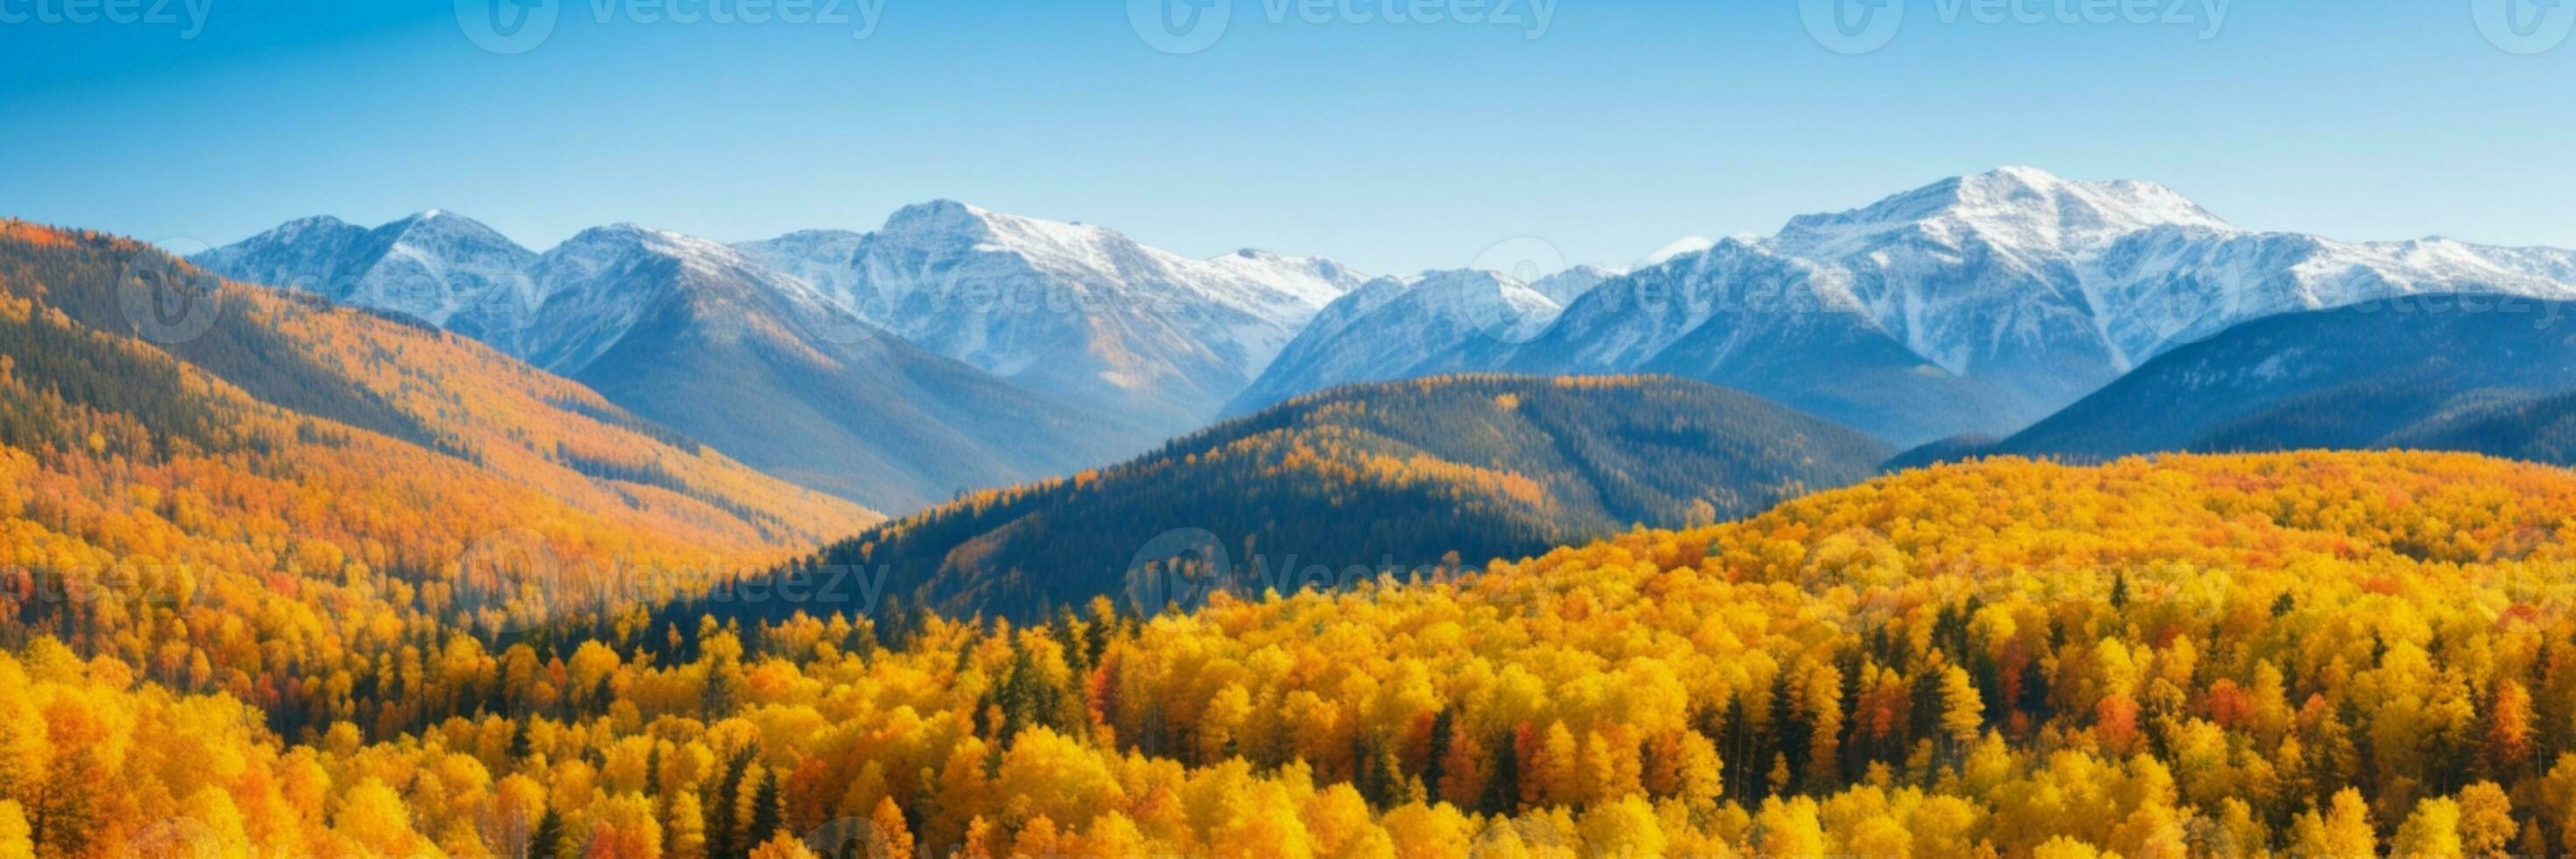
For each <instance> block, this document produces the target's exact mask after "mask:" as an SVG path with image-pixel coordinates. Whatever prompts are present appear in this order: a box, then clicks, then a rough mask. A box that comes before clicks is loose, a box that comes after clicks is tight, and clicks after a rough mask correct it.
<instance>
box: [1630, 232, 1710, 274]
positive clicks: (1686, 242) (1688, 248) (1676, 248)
mask: <svg viewBox="0 0 2576 859" xmlns="http://www.w3.org/2000/svg"><path fill="white" fill-rule="evenodd" d="M1715 246H1717V242H1715V241H1712V240H1710V239H1706V238H1702V237H1699V236H1683V237H1681V238H1678V239H1674V240H1672V241H1670V242H1667V243H1665V244H1664V246H1663V247H1660V248H1656V249H1655V250H1654V252H1653V253H1649V254H1647V255H1646V258H1645V259H1643V260H1639V261H1638V262H1637V265H1638V267H1640V268H1643V267H1648V266H1658V265H1663V264H1664V263H1665V262H1666V261H1668V260H1671V259H1672V258H1674V257H1678V256H1687V255H1689V254H1695V253H1699V252H1700V251H1704V250H1708V249H1709V248H1712V247H1715Z"/></svg>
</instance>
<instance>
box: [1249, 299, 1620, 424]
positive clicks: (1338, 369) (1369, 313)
mask: <svg viewBox="0 0 2576 859" xmlns="http://www.w3.org/2000/svg"><path fill="white" fill-rule="evenodd" d="M1602 273H1603V272H1601V271H1600V270H1598V269H1587V270H1583V271H1579V272H1578V271H1569V272H1566V273H1563V274H1560V275H1557V276H1554V277H1551V278H1542V279H1541V283H1543V284H1544V283H1548V282H1549V281H1551V280H1553V281H1555V283H1554V284H1552V285H1553V286H1554V288H1556V289H1559V290H1563V291H1566V292H1569V293H1571V294H1575V295H1580V294H1581V292H1582V291H1583V290H1584V289H1586V288H1588V285H1587V284H1586V281H1587V280H1588V281H1589V282H1590V283H1595V284H1597V283H1599V282H1600V279H1601V278H1600V277H1599V276H1598V275H1599V274H1602ZM1563 310H1564V307H1563V305H1561V304H1559V303H1558V302H1557V300H1556V299H1555V298H1553V297H1551V296H1550V295H1548V294H1546V293H1545V292H1543V291H1541V290H1540V289H1539V288H1536V287H1535V286H1533V285H1524V284H1522V283H1521V282H1519V281H1517V280H1513V279H1512V278H1511V277H1509V276H1506V275H1503V274H1500V273H1497V272H1490V271H1477V270H1458V271H1435V272H1425V273H1423V274H1422V275H1420V276H1417V277H1403V278H1399V277H1382V278H1378V279H1376V280H1373V281H1369V282H1368V283H1366V284H1362V285H1361V286H1360V288H1358V289H1355V290H1352V291H1351V292H1350V294H1348V295H1344V296H1342V297H1341V299H1340V300H1338V301H1335V302H1333V303H1332V304H1330V305H1327V306H1326V307H1325V308H1324V310H1323V312H1321V313H1318V314H1316V316H1315V319H1314V321H1313V322H1312V323H1310V324H1308V325H1307V326H1306V330H1305V333H1303V334H1300V335H1298V337H1297V340H1296V342H1294V343H1291V344H1289V345H1288V347H1287V349H1286V350H1284V351H1282V352H1281V353H1280V354H1279V359H1278V360H1277V361H1273V362H1271V364H1270V367H1269V369H1268V370H1266V371H1264V372H1263V373H1262V374H1261V377H1260V378H1259V379H1256V380H1254V381H1253V383H1252V385H1251V387H1249V388H1246V389H1245V390H1244V391H1243V393H1242V394H1241V395H1239V396H1237V397H1235V399H1234V402H1232V403H1230V404H1228V405H1227V406H1226V412H1227V413H1229V414H1244V413H1249V412H1253V411H1257V410H1260V409H1262V408H1265V407H1268V406H1271V405H1274V404H1277V403H1279V402H1281V401H1283V400H1287V399H1289V398H1291V397H1295V396H1297V395H1299V394H1305V393H1310V392H1314V391H1320V390H1323V389H1325V388H1330V387H1333V386H1336V385H1343V384H1349V383H1352V382H1375V381H1386V380H1393V379H1406V378H1412V377H1416V376H1424V375H1430V374H1434V373H1439V372H1443V371H1446V370H1451V369H1456V366H1455V365H1453V364H1452V363H1450V362H1453V361H1455V360H1458V358H1459V355H1460V349H1461V347H1464V346H1466V345H1468V344H1470V343H1476V342H1493V343H1519V342H1523V341H1526V340H1528V339H1529V338H1531V337H1534V336H1537V335H1538V334H1539V333H1540V332H1542V331H1545V330H1547V326H1548V325H1549V324H1550V323H1553V322H1555V321H1556V317H1557V314H1558V313H1560V312H1563Z"/></svg>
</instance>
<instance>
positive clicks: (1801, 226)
mask: <svg viewBox="0 0 2576 859" xmlns="http://www.w3.org/2000/svg"><path fill="white" fill-rule="evenodd" d="M2157 227H2177V228H2183V229H2192V230H2206V231H2210V232H2217V233H2236V232H2241V231H2240V230H2238V229H2237V228H2236V227H2235V226H2234V225H2231V224H2229V223H2227V222H2226V221H2225V220H2222V219H2220V218H2219V217H2218V216H2217V215H2213V214H2210V212H2209V211H2208V210H2207V209H2203V208H2201V207H2200V205H2199V204H2197V203H2194V202H2192V201H2191V200H2190V199H2189V198H2186V197H2184V196H2183V195H2181V194H2179V193H2176V192H2175V191H2174V190H2173V189H2171V188H2167V187H2165V186H2163V185H2158V184H2155V183H2152V182H2138V181H2127V180H2123V181H2115V182H2078V181H2073V180H2069V179H2064V178H2061V177H2059V176H2057V175H2056V174H2053V173H2049V172H2048V171H2045V170H2040V169H2037V168H2032V167H2004V168H2000V169H1997V170H1993V171H1990V172H1986V173H1980V174H1977V175H1974V176H1958V177H1953V178H1949V179H1943V180H1941V181H1939V182H1935V183H1932V184H1930V185H1927V186H1924V187H1922V188H1917V189H1915V190H1912V191H1908V192H1905V193H1902V194H1898V195H1895V196H1892V197H1888V198H1886V199H1884V200H1880V201H1878V202H1877V203H1873V204H1871V205H1868V206H1865V207H1862V208H1859V209H1853V210H1850V211H1845V212H1836V213H1827V214H1814V215H1801V216H1799V217H1797V218H1793V219H1791V220H1790V221H1789V225H1788V226H1787V227H1786V228H1784V229H1782V230H1781V232H1780V235H1779V236H1778V237H1776V239H1775V241H1776V242H1778V243H1779V244H1781V245H1782V246H1784V247H1787V248H1792V249H1795V250H1797V251H1799V252H1802V253H1808V254H1814V255H1823V256H1834V255H1839V254H1840V253H1844V252H1849V251H1850V250H1852V249H1854V248H1856V247H1860V246H1864V245H1867V244H1870V243H1873V242H1876V241H1880V240H1883V239H1884V237H1887V236H1889V235H1891V234H1904V235H1915V236H1919V237H1922V238H1924V239H1927V240H1930V241H1934V242H1937V243H1942V244H1951V245H1956V244H1958V243H1960V242H1963V241H1966V240H1968V239H1969V238H1970V237H1971V236H1974V237H1977V238H1981V239H1983V240H1985V241H1988V242H1993V243H1998V244H2003V245H2009V246H2013V247H2019V248H2049V249H2055V250H2083V249H2088V248H2095V247H2099V246H2101V245H2103V244H2105V243H2108V242H2110V241H2114V240H2117V239H2119V238H2121V237H2123V236H2126V235H2129V234H2132V233H2136V232H2139V231H2143V230H2148V229H2154V228H2157Z"/></svg>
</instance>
